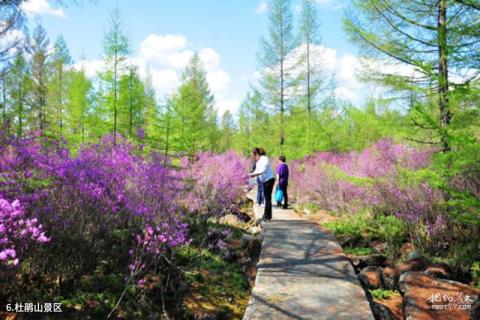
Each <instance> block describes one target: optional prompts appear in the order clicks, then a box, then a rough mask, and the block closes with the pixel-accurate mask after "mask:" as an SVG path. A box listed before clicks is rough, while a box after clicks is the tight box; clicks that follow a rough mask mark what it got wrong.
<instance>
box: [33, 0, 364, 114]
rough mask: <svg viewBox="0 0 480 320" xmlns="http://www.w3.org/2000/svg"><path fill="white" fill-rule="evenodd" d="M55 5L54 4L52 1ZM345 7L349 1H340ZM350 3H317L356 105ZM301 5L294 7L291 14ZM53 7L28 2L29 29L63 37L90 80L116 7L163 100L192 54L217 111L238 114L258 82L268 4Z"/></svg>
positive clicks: (184, 1) (343, 90) (112, 0)
mask: <svg viewBox="0 0 480 320" xmlns="http://www.w3.org/2000/svg"><path fill="white" fill-rule="evenodd" d="M49 1H50V2H49ZM342 1H344V2H342ZM346 2H347V0H317V5H318V8H319V13H320V20H321V25H322V26H321V33H322V38H323V45H324V46H325V47H326V48H325V49H326V50H327V49H328V56H329V58H328V59H324V60H326V61H328V62H327V63H328V64H330V67H331V69H332V70H334V72H335V73H336V74H337V83H338V86H339V89H338V93H339V94H340V95H343V96H345V98H350V99H352V100H355V99H357V98H358V94H357V93H356V91H358V90H359V87H360V84H359V83H358V82H357V81H356V80H355V78H354V75H353V74H354V71H353V69H354V67H355V66H356V65H357V64H358V61H357V58H356V53H357V50H356V48H355V47H354V46H352V45H351V44H350V43H349V42H348V41H347V36H346V34H345V33H344V32H343V30H342V16H343V9H344V7H345V4H346ZM299 3H300V1H293V5H294V11H297V10H298V8H297V7H298V4H299ZM54 4H55V1H52V0H28V2H27V4H26V5H25V9H26V11H27V12H29V13H30V19H31V22H32V25H34V24H35V23H37V22H39V23H41V24H42V25H43V26H44V27H45V28H46V29H47V31H48V34H49V36H50V38H51V41H52V42H53V40H54V39H55V38H56V37H57V36H58V35H63V36H64V37H65V39H66V41H67V43H68V46H69V48H70V51H71V54H72V57H73V58H74V59H75V60H76V61H77V62H78V61H80V60H81V58H82V57H85V61H82V62H78V63H79V64H81V65H82V66H84V67H85V69H87V71H88V72H90V74H91V75H93V74H95V72H97V71H100V69H101V55H102V40H103V36H104V33H105V31H106V30H108V19H109V14H110V12H111V11H112V9H113V8H114V7H115V6H116V5H117V4H118V6H119V8H120V11H121V12H122V16H123V20H124V24H125V31H126V34H127V35H128V36H129V38H130V40H131V47H132V57H133V58H132V62H133V63H136V64H139V65H141V69H142V70H144V69H145V66H146V65H148V66H149V68H150V70H151V72H152V75H153V80H154V86H155V88H156V89H157V92H158V94H159V97H161V96H163V95H165V94H167V93H169V92H171V91H172V90H173V89H174V88H175V87H176V85H178V82H179V74H180V73H181V69H182V68H183V67H184V65H185V63H186V61H188V57H189V56H190V55H191V53H192V52H193V51H197V52H199V53H200V56H201V57H202V59H203V60H204V64H205V66H206V69H207V72H208V80H209V82H210V84H211V87H212V91H213V92H214V94H215V95H216V99H217V108H218V109H219V112H220V113H221V112H223V111H224V110H227V109H229V110H232V111H235V110H237V108H238V106H239V104H240V103H241V101H242V99H243V97H244V96H245V94H246V92H247V90H248V88H249V83H251V82H253V81H255V74H256V70H257V67H258V65H257V59H256V56H257V53H258V48H259V41H260V38H261V36H262V35H264V34H266V31H267V14H266V9H267V5H266V2H264V0H201V1H200V0H175V1H167V0H138V1H133V0H97V2H96V3H90V2H88V0H84V3H83V5H81V6H73V7H69V8H57V7H55V5H54Z"/></svg>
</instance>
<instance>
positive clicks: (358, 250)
mask: <svg viewBox="0 0 480 320" xmlns="http://www.w3.org/2000/svg"><path fill="white" fill-rule="evenodd" d="M343 251H345V253H346V254H351V255H354V256H368V255H371V254H373V253H374V252H375V251H374V250H373V249H372V248H368V247H366V248H362V247H354V248H343Z"/></svg>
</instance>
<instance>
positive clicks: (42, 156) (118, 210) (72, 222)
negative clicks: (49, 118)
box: [0, 136, 246, 278]
mask: <svg viewBox="0 0 480 320" xmlns="http://www.w3.org/2000/svg"><path fill="white" fill-rule="evenodd" d="M0 142H1V143H0V198H1V199H5V200H3V202H2V205H3V206H4V207H5V208H2V210H3V211H2V217H3V215H4V216H5V217H6V218H5V219H6V220H5V221H4V222H2V225H1V226H2V229H0V230H2V233H0V235H5V237H3V239H6V240H2V241H4V242H5V243H4V244H2V247H0V248H2V251H1V252H2V254H1V256H0V258H3V257H4V256H5V259H2V260H7V259H16V257H17V256H18V255H19V252H18V251H19V250H20V251H22V249H21V247H20V246H16V245H15V247H14V243H16V242H15V241H17V240H18V241H20V238H19V237H20V235H22V236H23V234H21V230H23V229H21V228H23V227H22V226H18V224H19V223H23V225H25V226H28V228H30V227H31V228H33V229H27V230H31V231H28V232H30V233H32V232H33V233H32V235H30V233H29V235H30V236H31V237H33V238H34V241H36V242H45V241H47V239H51V241H50V243H49V244H48V248H46V249H44V250H32V251H31V252H26V251H25V252H20V253H22V254H24V255H25V256H26V257H27V256H29V257H30V260H31V262H32V264H31V265H32V268H33V270H35V271H37V272H40V273H41V272H44V273H50V275H52V272H53V273H56V274H58V275H63V276H64V277H72V278H75V277H77V276H78V275H81V274H83V273H85V272H88V271H89V270H92V268H95V266H96V263H98V261H101V260H102V259H103V260H111V265H112V267H113V268H114V269H117V270H118V271H121V270H122V268H123V267H122V264H121V260H122V259H123V261H124V260H125V259H127V260H130V261H131V262H130V270H132V266H133V268H134V269H137V270H139V269H138V267H139V266H148V263H149V262H153V260H152V258H155V259H154V260H155V261H157V262H158V259H157V258H159V257H161V256H162V255H163V254H166V253H167V252H168V250H169V249H171V248H174V247H178V246H182V245H184V244H186V243H188V241H189V239H188V224H187V223H186V221H190V220H191V219H188V218H187V216H192V215H199V214H203V213H208V214H209V215H211V214H214V215H216V216H220V215H221V214H223V213H226V212H228V211H229V210H230V209H232V207H233V206H234V204H235V203H236V202H237V201H238V198H239V197H241V196H242V190H243V188H244V185H245V181H244V180H245V179H244V174H245V171H246V170H245V162H244V160H243V159H242V158H241V157H239V156H237V155H236V154H235V153H233V152H228V153H226V154H224V155H215V154H211V153H202V154H199V155H198V158H197V159H196V161H192V162H188V163H187V165H186V166H185V167H183V168H180V169H175V168H174V167H173V166H172V165H171V163H170V160H169V159H165V158H164V157H162V156H159V155H157V154H155V153H153V154H147V155H146V154H143V153H142V150H141V149H140V148H138V147H136V146H135V145H133V144H131V143H128V142H127V141H125V140H124V139H122V138H121V137H117V145H116V146H114V145H113V137H111V136H108V137H105V138H104V139H103V140H102V141H101V142H100V143H98V144H96V145H90V146H84V147H81V148H80V149H79V150H78V152H77V154H75V155H73V154H71V153H70V152H69V150H68V149H67V148H66V147H65V145H64V143H62V142H61V141H60V142H57V141H52V140H48V139H42V138H39V137H31V138H25V139H21V140H18V139H9V138H7V137H5V136H1V137H0ZM15 199H18V200H19V202H13V204H11V203H9V202H8V201H13V200H15ZM18 203H22V205H23V209H20V207H19V205H18ZM7 204H9V206H7ZM12 206H13V208H14V209H9V208H10V207H12ZM12 215H13V217H17V216H21V217H22V218H21V219H23V220H19V221H23V222H18V221H17V220H12V219H13V218H12ZM7 218H8V219H7ZM2 219H3V218H2ZM40 223H41V224H42V225H43V227H42V225H41V224H40ZM19 228H20V229H19ZM18 230H20V231H18ZM19 232H20V233H19ZM46 235H48V237H49V238H47V236H46ZM12 239H13V240H12ZM15 239H16V240H15ZM65 247H69V248H72V250H64V248H65ZM14 248H15V250H16V251H12V250H13V249H14ZM112 248H117V249H118V250H119V251H117V252H116V254H115V255H112ZM53 252H55V254H52V253H53ZM92 257H95V259H92ZM14 261H15V262H18V260H14ZM139 261H140V262H139ZM35 268H36V269H35ZM140 269H143V268H140Z"/></svg>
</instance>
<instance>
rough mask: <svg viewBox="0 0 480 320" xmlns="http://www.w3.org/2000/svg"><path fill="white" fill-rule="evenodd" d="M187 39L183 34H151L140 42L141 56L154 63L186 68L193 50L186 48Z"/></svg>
mask: <svg viewBox="0 0 480 320" xmlns="http://www.w3.org/2000/svg"><path fill="white" fill-rule="evenodd" d="M186 47H187V39H186V38H185V37H184V36H182V35H172V34H166V35H158V34H150V35H149V36H148V37H146V38H145V40H143V41H142V43H141V44H140V56H141V57H142V58H144V59H145V60H147V61H149V63H150V64H152V65H165V64H166V65H168V66H170V67H173V68H179V69H180V68H184V67H185V65H186V64H187V63H188V61H189V60H190V57H191V56H192V54H193V53H192V52H191V51H190V50H187V49H186Z"/></svg>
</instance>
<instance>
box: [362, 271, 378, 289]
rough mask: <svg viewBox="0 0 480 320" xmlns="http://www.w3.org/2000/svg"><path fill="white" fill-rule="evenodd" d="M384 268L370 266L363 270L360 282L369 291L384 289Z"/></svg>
mask: <svg viewBox="0 0 480 320" xmlns="http://www.w3.org/2000/svg"><path fill="white" fill-rule="evenodd" d="M382 270H383V269H382V268H380V267H374V266H369V267H366V268H363V269H362V271H360V273H359V274H358V280H360V282H361V283H362V285H363V286H364V287H365V288H367V289H379V288H383V281H382Z"/></svg>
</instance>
